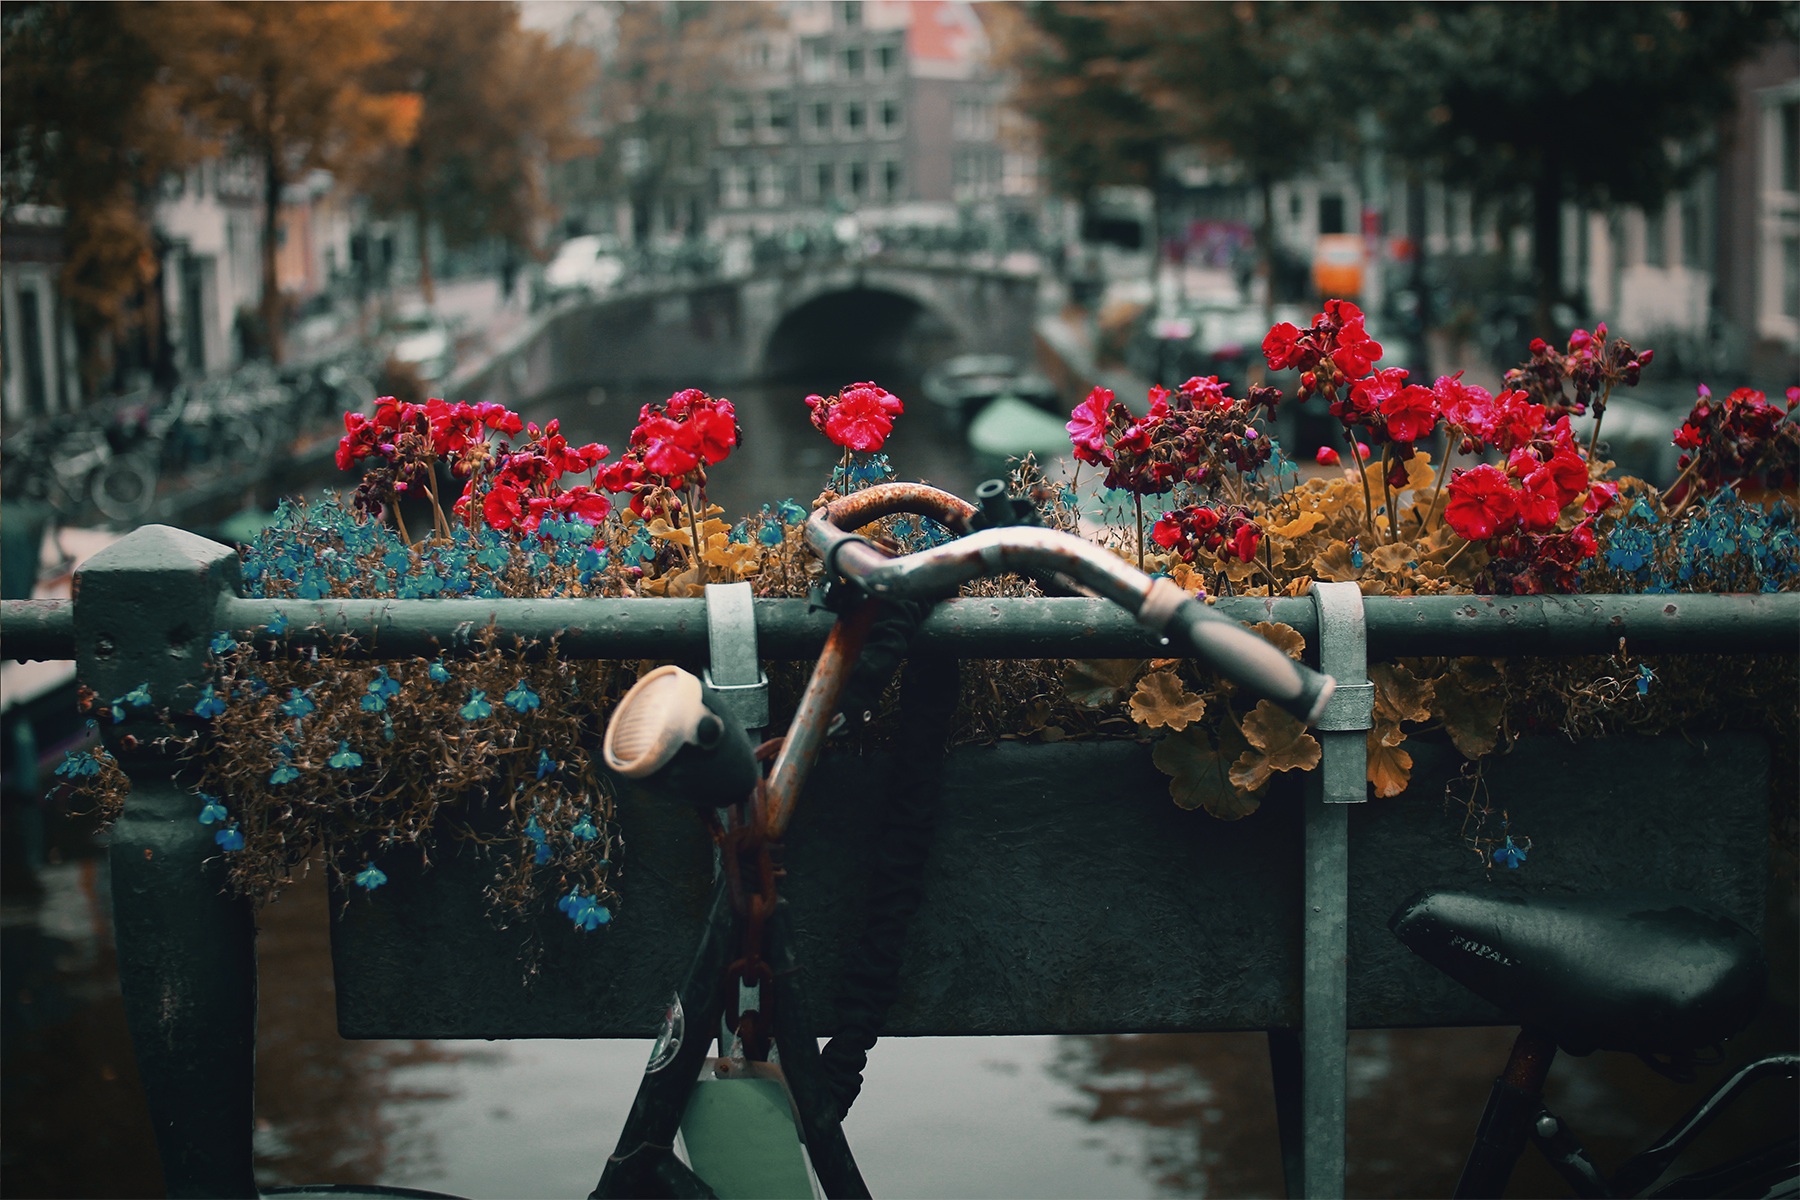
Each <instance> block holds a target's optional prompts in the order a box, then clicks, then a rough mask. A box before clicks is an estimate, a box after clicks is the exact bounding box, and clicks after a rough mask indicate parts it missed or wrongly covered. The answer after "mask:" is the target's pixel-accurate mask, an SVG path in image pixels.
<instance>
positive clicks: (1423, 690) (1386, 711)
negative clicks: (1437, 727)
mask: <svg viewBox="0 0 1800 1200" xmlns="http://www.w3.org/2000/svg"><path fill="white" fill-rule="evenodd" d="M1369 681H1370V682H1371V683H1373V684H1374V685H1375V719H1376V720H1377V721H1378V722H1379V721H1386V722H1388V723H1390V724H1394V725H1398V724H1399V723H1400V722H1402V721H1428V720H1430V719H1431V693H1432V684H1431V680H1429V679H1418V678H1415V677H1414V675H1413V673H1412V672H1411V671H1409V670H1407V669H1406V668H1405V667H1402V666H1400V665H1398V664H1396V663H1376V664H1375V665H1374V666H1372V667H1370V668H1369Z"/></svg>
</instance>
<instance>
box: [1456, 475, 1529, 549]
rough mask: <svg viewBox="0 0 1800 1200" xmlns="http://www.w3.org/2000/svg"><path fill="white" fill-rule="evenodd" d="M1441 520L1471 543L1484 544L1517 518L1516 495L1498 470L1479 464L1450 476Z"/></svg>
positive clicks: (1509, 483) (1504, 476)
mask: <svg viewBox="0 0 1800 1200" xmlns="http://www.w3.org/2000/svg"><path fill="white" fill-rule="evenodd" d="M1445 490H1446V491H1448V492H1449V493H1450V500H1449V503H1447V504H1446V505H1445V506H1444V520H1445V521H1446V522H1448V523H1449V525H1450V528H1452V529H1454V530H1455V531H1456V532H1457V533H1458V534H1460V535H1461V536H1463V537H1465V538H1467V539H1468V540H1469V541H1472V542H1480V541H1486V540H1487V539H1488V538H1491V537H1493V536H1494V535H1495V534H1496V533H1498V532H1501V531H1503V530H1505V529H1507V528H1509V527H1510V526H1511V525H1512V524H1513V523H1514V522H1515V521H1516V520H1517V519H1518V507H1519V495H1518V493H1517V492H1516V491H1514V490H1513V486H1512V483H1511V481H1509V480H1508V479H1507V478H1506V475H1505V474H1504V473H1503V472H1502V471H1501V470H1500V468H1499V467H1496V466H1494V465H1492V464H1491V463H1482V464H1481V465H1480V466H1477V467H1470V468H1469V469H1468V470H1466V471H1457V472H1456V473H1455V474H1453V475H1452V476H1451V477H1450V484H1449V486H1448V487H1447V488H1446V489H1445Z"/></svg>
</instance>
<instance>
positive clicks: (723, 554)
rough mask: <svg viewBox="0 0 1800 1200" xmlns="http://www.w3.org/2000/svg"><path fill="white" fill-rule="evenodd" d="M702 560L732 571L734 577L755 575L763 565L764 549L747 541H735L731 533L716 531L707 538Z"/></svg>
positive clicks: (710, 565)
mask: <svg viewBox="0 0 1800 1200" xmlns="http://www.w3.org/2000/svg"><path fill="white" fill-rule="evenodd" d="M700 558H701V561H703V562H705V563H706V565H707V566H709V567H718V568H720V569H721V570H724V571H727V572H729V573H730V575H731V577H732V578H733V579H742V578H743V577H744V576H746V575H754V574H756V572H757V571H758V570H760V569H761V567H762V550H761V548H760V547H757V546H752V545H750V544H749V543H747V542H734V541H732V540H731V535H730V534H725V533H715V534H713V535H712V536H711V537H709V538H707V539H706V549H704V550H702V551H701V552H700Z"/></svg>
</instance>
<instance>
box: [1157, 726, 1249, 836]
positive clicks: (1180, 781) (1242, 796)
mask: <svg viewBox="0 0 1800 1200" xmlns="http://www.w3.org/2000/svg"><path fill="white" fill-rule="evenodd" d="M1219 732H1220V737H1219V745H1218V746H1215V745H1214V744H1213V739H1212V738H1211V737H1210V736H1209V735H1208V734H1207V732H1206V730H1204V729H1202V728H1201V727H1200V726H1198V725H1190V726H1189V727H1188V728H1186V729H1184V730H1182V731H1181V732H1180V733H1171V734H1169V735H1168V736H1167V737H1165V738H1161V739H1159V740H1158V741H1157V743H1156V749H1154V750H1152V751H1151V752H1150V761H1151V762H1153V763H1155V764H1156V769H1157V770H1159V771H1161V772H1162V773H1163V774H1164V775H1167V776H1168V777H1169V796H1170V798H1171V799H1173V800H1174V801H1175V803H1176V804H1178V805H1180V806H1181V807H1182V808H1186V809H1195V808H1204V809H1205V810H1206V811H1207V812H1209V813H1211V814H1212V815H1213V816H1215V817H1218V818H1219V819H1220V820H1223V821H1235V820H1237V819H1238V818H1240V817H1247V816H1249V815H1250V814H1251V813H1253V812H1255V811H1256V810H1257V808H1258V807H1259V806H1260V805H1261V804H1262V797H1261V796H1258V795H1254V794H1251V793H1248V792H1244V791H1242V790H1240V789H1238V788H1236V787H1234V786H1232V783H1231V778H1230V774H1229V771H1228V770H1227V764H1228V763H1230V761H1231V759H1232V757H1233V756H1235V755H1236V754H1237V752H1238V748H1239V747H1240V746H1242V745H1243V739H1242V738H1239V737H1237V736H1236V733H1237V731H1236V730H1234V729H1232V728H1231V726H1230V724H1229V723H1227V724H1226V725H1225V726H1224V727H1223V728H1221V730H1220V731H1219Z"/></svg>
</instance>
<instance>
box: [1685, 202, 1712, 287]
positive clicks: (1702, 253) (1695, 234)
mask: <svg viewBox="0 0 1800 1200" xmlns="http://www.w3.org/2000/svg"><path fill="white" fill-rule="evenodd" d="M1703 203H1704V201H1703V200H1702V199H1701V197H1700V194H1699V192H1698V191H1696V192H1695V193H1694V194H1693V195H1690V196H1686V197H1683V198H1682V200H1681V201H1680V204H1681V265H1682V266H1684V267H1688V268H1691V269H1693V270H1696V271H1701V270H1705V269H1706V267H1707V265H1708V261H1709V259H1710V258H1711V256H1710V255H1709V254H1707V253H1706V251H1707V245H1706V224H1705V220H1704V218H1705V215H1706V212H1705V209H1704V208H1702V207H1701V205H1702V204H1703Z"/></svg>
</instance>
